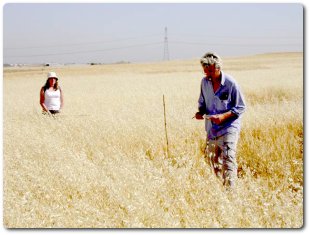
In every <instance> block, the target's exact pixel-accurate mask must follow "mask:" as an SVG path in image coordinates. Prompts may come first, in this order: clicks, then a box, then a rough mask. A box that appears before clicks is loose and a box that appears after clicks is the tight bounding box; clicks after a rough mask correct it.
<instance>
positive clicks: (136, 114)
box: [3, 53, 303, 228]
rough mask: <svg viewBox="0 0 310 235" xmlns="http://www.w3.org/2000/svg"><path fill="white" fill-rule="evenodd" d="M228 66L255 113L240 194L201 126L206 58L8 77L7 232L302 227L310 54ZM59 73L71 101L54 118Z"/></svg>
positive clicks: (249, 122)
mask: <svg viewBox="0 0 310 235" xmlns="http://www.w3.org/2000/svg"><path fill="white" fill-rule="evenodd" d="M223 59H224V68H223V70H224V71H225V72H226V73H228V74H231V75H232V76H234V78H235V79H236V80H237V81H238V83H239V84H240V86H241V89H242V91H243V93H244V95H245V99H246V102H247V110H246V113H245V114H244V116H243V126H242V132H241V136H240V141H239V143H238V152H237V160H238V164H239V169H238V176H239V179H238V183H237V186H236V188H235V190H234V191H233V192H230V191H226V190H225V188H223V186H222V185H221V184H220V182H219V181H218V180H217V179H216V177H215V176H214V175H213V174H212V172H211V170H210V167H209V163H208V161H207V160H206V159H205V158H204V154H203V149H204V147H205V131H204V123H203V121H197V120H194V119H192V117H193V115H194V113H195V112H196V109H197V100H198V96H199V90H200V81H201V78H202V76H203V73H202V69H201V67H200V64H199V59H197V60H190V61H170V62H161V63H152V64H114V65H94V66H86V65H85V66H71V67H70V66H64V67H54V68H53V67H33V68H4V79H3V104H4V110H3V120H4V123H3V129H4V130H3V131H4V132H3V136H4V144H3V147H4V153H3V157H4V160H3V163H4V169H3V174H4V175H3V176H4V188H3V196H4V201H3V207H4V208H3V209H4V210H3V213H4V222H3V223H4V226H5V227H7V228H228V227H229V228H231V227H233V228H300V227H301V226H303V54H302V53H283V54H282V53H279V54H266V55H257V56H249V57H239V58H223ZM48 71H55V72H57V74H58V75H59V77H60V79H59V82H60V86H61V87H62V89H63V92H64V98H65V107H64V110H63V112H62V114H61V115H59V116H58V117H57V118H55V119H54V118H50V117H47V116H44V115H42V114H41V108H40V105H39V91H40V88H41V87H42V86H43V84H44V83H45V81H46V74H47V72H48ZM163 94H164V95H165V100H166V114H167V129H168V138H169V148H170V156H169V157H168V156H166V145H165V129H164V113H163Z"/></svg>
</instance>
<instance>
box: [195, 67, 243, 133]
mask: <svg viewBox="0 0 310 235" xmlns="http://www.w3.org/2000/svg"><path fill="white" fill-rule="evenodd" d="M198 109H199V111H200V112H203V113H205V114H207V115H213V114H221V113H226V112H228V111H231V112H233V113H234V114H236V115H235V116H234V117H233V118H230V119H228V120H226V121H225V122H224V123H222V124H220V125H216V124H215V123H212V122H211V121H210V120H208V119H206V123H205V128H206V132H207V135H208V138H215V137H219V136H222V135H225V134H227V133H235V132H239V131H240V128H241V116H242V113H243V112H244V111H245V101H244V97H243V95H242V93H241V91H240V88H239V86H238V84H237V83H236V81H235V80H234V79H233V78H232V77H231V76H229V75H227V74H225V73H223V71H221V85H220V88H219V89H218V90H217V91H216V92H215V93H214V91H213V85H212V81H211V80H209V79H207V78H206V77H204V78H203V79H202V80H201V92H200V96H199V100H198Z"/></svg>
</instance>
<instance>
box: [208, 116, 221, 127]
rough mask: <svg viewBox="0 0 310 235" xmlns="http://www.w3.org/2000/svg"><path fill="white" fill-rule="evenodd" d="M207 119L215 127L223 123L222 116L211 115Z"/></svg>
mask: <svg viewBox="0 0 310 235" xmlns="http://www.w3.org/2000/svg"><path fill="white" fill-rule="evenodd" d="M209 119H210V120H211V121H212V122H213V123H214V124H216V125H220V124H221V123H222V122H223V121H224V115H223V114H216V115H211V116H210V117H209Z"/></svg>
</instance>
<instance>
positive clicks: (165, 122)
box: [163, 95, 170, 158]
mask: <svg viewBox="0 0 310 235" xmlns="http://www.w3.org/2000/svg"><path fill="white" fill-rule="evenodd" d="M163 105H164V121H165V133H166V144H167V157H168V158H169V157H170V156H169V143H168V133H167V121H166V103H165V95H163Z"/></svg>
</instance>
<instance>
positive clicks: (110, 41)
mask: <svg viewBox="0 0 310 235" xmlns="http://www.w3.org/2000/svg"><path fill="white" fill-rule="evenodd" d="M159 35H162V34H150V35H145V36H142V37H141V36H140V37H128V38H119V39H114V40H109V41H95V42H83V43H70V44H58V45H57V44H55V45H45V46H44V45H43V46H29V47H7V48H3V49H4V50H22V49H39V48H57V47H70V46H83V45H96V44H106V43H114V42H122V41H128V40H133V39H142V38H148V37H153V36H159Z"/></svg>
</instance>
